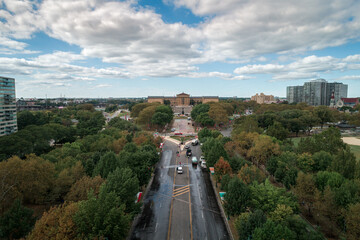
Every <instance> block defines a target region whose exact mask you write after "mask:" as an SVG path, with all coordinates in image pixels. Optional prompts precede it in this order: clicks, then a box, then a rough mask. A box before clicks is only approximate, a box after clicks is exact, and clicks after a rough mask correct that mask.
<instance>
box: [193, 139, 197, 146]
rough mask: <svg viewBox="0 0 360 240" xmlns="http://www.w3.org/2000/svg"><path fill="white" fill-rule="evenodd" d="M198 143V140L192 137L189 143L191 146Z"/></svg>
mask: <svg viewBox="0 0 360 240" xmlns="http://www.w3.org/2000/svg"><path fill="white" fill-rule="evenodd" d="M198 143H199V140H197V139H194V140H192V141H191V145H193V146H195V145H198Z"/></svg>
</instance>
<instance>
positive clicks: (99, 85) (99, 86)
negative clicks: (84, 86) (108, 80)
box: [92, 84, 112, 89]
mask: <svg viewBox="0 0 360 240" xmlns="http://www.w3.org/2000/svg"><path fill="white" fill-rule="evenodd" d="M107 87H112V85H110V84H98V85H96V86H94V87H93V88H92V89H96V88H107Z"/></svg>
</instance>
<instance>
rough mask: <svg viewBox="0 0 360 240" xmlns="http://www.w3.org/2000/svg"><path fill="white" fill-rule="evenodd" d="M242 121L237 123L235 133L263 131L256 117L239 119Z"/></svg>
mask: <svg viewBox="0 0 360 240" xmlns="http://www.w3.org/2000/svg"><path fill="white" fill-rule="evenodd" d="M239 121H240V123H238V124H236V125H235V127H234V130H233V132H234V134H240V133H241V132H247V133H249V132H257V133H262V132H263V129H261V128H259V126H258V122H257V120H256V119H255V117H252V116H248V117H245V118H244V119H241V120H239Z"/></svg>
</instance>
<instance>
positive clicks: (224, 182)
mask: <svg viewBox="0 0 360 240" xmlns="http://www.w3.org/2000/svg"><path fill="white" fill-rule="evenodd" d="M230 180H231V176H230V175H229V174H225V175H224V176H222V178H221V187H220V188H221V190H223V191H225V192H227V191H228V186H229V182H230Z"/></svg>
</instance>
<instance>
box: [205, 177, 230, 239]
mask: <svg viewBox="0 0 360 240" xmlns="http://www.w3.org/2000/svg"><path fill="white" fill-rule="evenodd" d="M209 174H210V182H211V186H212V187H213V190H214V193H215V195H216V201H217V203H218V205H219V208H220V210H221V217H222V218H223V220H224V222H225V226H226V230H227V231H228V233H229V236H230V239H231V240H234V236H233V234H232V232H231V229H230V225H229V222H228V220H227V218H226V215H225V211H224V208H223V205H222V203H221V200H220V197H219V194H218V193H217V191H216V187H215V185H214V183H213V180H212V178H211V173H210V172H209Z"/></svg>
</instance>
